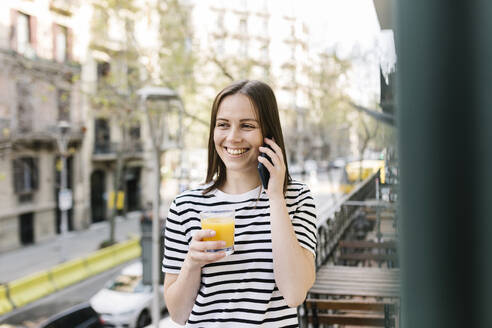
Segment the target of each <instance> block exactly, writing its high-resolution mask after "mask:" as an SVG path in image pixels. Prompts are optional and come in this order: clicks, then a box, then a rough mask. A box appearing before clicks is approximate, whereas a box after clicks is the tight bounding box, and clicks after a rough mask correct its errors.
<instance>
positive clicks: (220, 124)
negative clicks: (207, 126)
mask: <svg viewBox="0 0 492 328" xmlns="http://www.w3.org/2000/svg"><path fill="white" fill-rule="evenodd" d="M217 127H219V128H224V127H227V124H226V123H217Z"/></svg>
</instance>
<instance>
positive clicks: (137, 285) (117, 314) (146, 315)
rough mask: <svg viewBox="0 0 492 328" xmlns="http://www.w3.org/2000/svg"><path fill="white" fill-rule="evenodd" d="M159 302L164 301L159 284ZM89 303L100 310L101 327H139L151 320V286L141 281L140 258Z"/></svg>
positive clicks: (162, 306) (97, 310)
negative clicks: (102, 324)
mask: <svg viewBox="0 0 492 328" xmlns="http://www.w3.org/2000/svg"><path fill="white" fill-rule="evenodd" d="M159 296H160V300H159V304H160V305H161V311H162V310H163V309H164V308H165V307H166V306H165V304H164V289H163V287H162V286H160V290H159ZM90 304H91V306H92V307H93V308H94V310H96V312H97V313H99V314H100V316H101V320H102V321H103V323H104V326H105V327H114V328H141V327H145V326H147V325H149V324H150V323H151V314H152V286H150V285H144V284H143V283H142V262H140V261H139V262H136V263H133V264H131V265H129V266H127V267H126V268H124V269H123V270H122V271H121V274H120V275H119V276H118V277H116V279H114V280H112V281H109V283H108V284H107V285H106V287H104V288H103V289H101V290H100V291H99V292H97V293H96V294H95V295H94V296H93V297H92V298H91V299H90Z"/></svg>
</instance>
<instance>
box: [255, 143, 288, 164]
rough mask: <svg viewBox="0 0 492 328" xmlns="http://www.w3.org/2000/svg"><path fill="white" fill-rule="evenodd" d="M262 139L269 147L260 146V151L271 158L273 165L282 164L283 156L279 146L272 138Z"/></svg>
mask: <svg viewBox="0 0 492 328" xmlns="http://www.w3.org/2000/svg"><path fill="white" fill-rule="evenodd" d="M264 141H265V143H266V144H267V145H269V146H270V147H271V149H270V148H268V147H260V149H259V150H260V152H262V153H265V154H267V155H268V156H269V157H270V158H271V159H272V162H273V165H275V166H277V165H279V164H283V163H284V157H283V153H282V149H281V148H280V146H279V145H277V144H276V143H275V141H273V140H272V139H268V138H264Z"/></svg>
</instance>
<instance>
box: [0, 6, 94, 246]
mask: <svg viewBox="0 0 492 328" xmlns="http://www.w3.org/2000/svg"><path fill="white" fill-rule="evenodd" d="M69 3H70V2H69V1H66V2H63V1H3V2H2V3H1V4H0V22H1V25H0V66H1V67H2V70H1V71H0V94H1V95H0V124H1V126H0V128H1V134H0V147H1V149H0V203H1V204H2V208H1V210H0V251H5V250H9V249H14V248H17V247H20V246H22V245H27V244H31V243H36V242H39V241H43V240H46V239H50V238H53V237H55V236H56V235H57V234H58V233H60V227H61V222H60V221H61V219H60V218H61V215H60V210H59V206H58V205H59V204H58V192H59V190H60V187H61V184H60V181H61V173H62V171H63V170H64V169H65V170H66V172H67V187H68V188H69V189H70V190H71V191H72V206H71V209H70V210H69V211H68V229H69V230H74V229H81V228H83V227H86V226H87V224H88V222H87V220H86V210H87V204H86V202H85V199H84V195H85V191H84V187H83V179H84V171H83V166H82V158H81V153H80V148H81V144H82V139H83V135H84V131H85V128H84V118H83V113H82V111H81V108H82V107H81V101H82V100H81V94H80V91H79V89H80V88H79V85H80V82H77V80H78V78H77V77H78V76H79V75H80V65H79V63H78V58H77V54H76V53H75V52H74V47H73V44H74V40H76V39H77V35H76V34H75V33H74V21H73V15H72V10H73V8H72V7H71V5H70V4H69ZM60 122H67V123H68V124H69V127H70V129H69V132H68V135H67V138H68V139H67V143H68V144H67V146H68V147H67V153H66V154H65V155H66V156H67V161H66V163H67V165H66V167H65V168H62V165H61V163H62V161H61V160H60V152H59V149H58V146H57V140H58V139H59V138H60V137H61V135H60V133H61V131H60V129H59V127H60V124H59V123H60Z"/></svg>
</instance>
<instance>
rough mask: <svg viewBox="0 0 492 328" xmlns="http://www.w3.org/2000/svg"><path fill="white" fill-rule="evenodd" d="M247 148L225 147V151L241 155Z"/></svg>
mask: <svg viewBox="0 0 492 328" xmlns="http://www.w3.org/2000/svg"><path fill="white" fill-rule="evenodd" d="M246 150H247V149H245V148H241V149H230V148H226V151H227V152H228V153H229V154H231V155H241V154H243V153H245V152H246Z"/></svg>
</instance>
